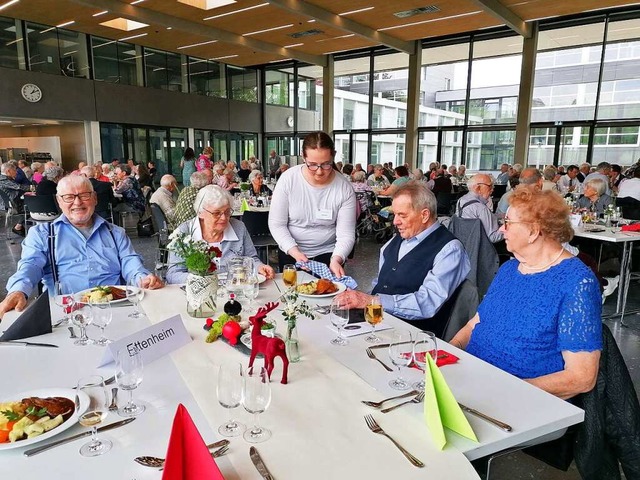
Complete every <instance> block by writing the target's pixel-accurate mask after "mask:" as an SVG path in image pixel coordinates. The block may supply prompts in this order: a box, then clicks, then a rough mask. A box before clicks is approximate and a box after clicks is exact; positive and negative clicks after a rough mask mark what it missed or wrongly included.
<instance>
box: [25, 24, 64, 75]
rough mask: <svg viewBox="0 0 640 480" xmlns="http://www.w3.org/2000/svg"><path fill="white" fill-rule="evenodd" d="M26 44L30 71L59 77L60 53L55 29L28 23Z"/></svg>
mask: <svg viewBox="0 0 640 480" xmlns="http://www.w3.org/2000/svg"><path fill="white" fill-rule="evenodd" d="M27 44H28V48H29V68H30V69H31V70H33V71H34V72H43V73H53V74H55V75H60V73H61V71H60V52H59V51H58V33H57V32H56V28H55V27H49V26H48V25H39V24H37V23H30V22H28V23H27Z"/></svg>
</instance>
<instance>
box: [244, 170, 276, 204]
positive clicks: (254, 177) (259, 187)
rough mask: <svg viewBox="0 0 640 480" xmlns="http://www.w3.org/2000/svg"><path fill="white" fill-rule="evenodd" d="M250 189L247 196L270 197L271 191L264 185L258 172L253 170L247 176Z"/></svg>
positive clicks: (262, 177)
mask: <svg viewBox="0 0 640 480" xmlns="http://www.w3.org/2000/svg"><path fill="white" fill-rule="evenodd" d="M249 182H250V183H251V188H250V189H249V194H250V195H251V196H253V197H270V196H271V189H270V188H269V187H267V186H266V185H265V184H264V175H262V172H261V171H260V170H253V171H252V172H251V174H250V175H249Z"/></svg>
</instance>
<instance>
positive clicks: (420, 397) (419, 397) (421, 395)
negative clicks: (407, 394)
mask: <svg viewBox="0 0 640 480" xmlns="http://www.w3.org/2000/svg"><path fill="white" fill-rule="evenodd" d="M422 400H424V392H420V393H419V394H418V395H416V396H415V398H412V399H411V400H408V401H406V402H402V403H399V404H398V405H394V406H393V407H389V408H383V409H382V410H380V411H381V412H382V413H389V412H390V411H391V410H395V409H396V408H398V407H401V406H403V405H406V404H407V403H421V402H422Z"/></svg>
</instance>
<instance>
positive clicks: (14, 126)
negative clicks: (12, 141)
mask: <svg viewBox="0 0 640 480" xmlns="http://www.w3.org/2000/svg"><path fill="white" fill-rule="evenodd" d="M11 126H12V127H13V128H16V127H24V125H11Z"/></svg>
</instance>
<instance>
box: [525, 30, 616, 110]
mask: <svg viewBox="0 0 640 480" xmlns="http://www.w3.org/2000/svg"><path fill="white" fill-rule="evenodd" d="M603 31H604V23H602V22H600V23H597V24H591V25H583V26H577V27H568V28H560V29H555V30H549V31H543V32H540V39H539V45H538V54H537V60H536V71H535V80H534V88H533V102H532V110H531V121H532V122H557V121H571V120H593V118H594V116H595V105H596V91H597V86H598V73H599V67H600V55H601V52H602V44H601V42H602V39H603ZM590 42H594V43H591V44H590ZM557 45H562V46H563V47H564V48H553V47H556V46H557Z"/></svg>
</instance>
